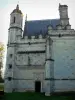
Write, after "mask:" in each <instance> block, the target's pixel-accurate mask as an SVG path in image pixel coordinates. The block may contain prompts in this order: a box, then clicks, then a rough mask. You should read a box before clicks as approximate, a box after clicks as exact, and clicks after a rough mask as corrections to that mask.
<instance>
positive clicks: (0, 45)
mask: <svg viewBox="0 0 75 100" xmlns="http://www.w3.org/2000/svg"><path fill="white" fill-rule="evenodd" d="M3 56H4V44H3V43H1V42H0V82H3V79H2V77H1V69H2V67H3Z"/></svg>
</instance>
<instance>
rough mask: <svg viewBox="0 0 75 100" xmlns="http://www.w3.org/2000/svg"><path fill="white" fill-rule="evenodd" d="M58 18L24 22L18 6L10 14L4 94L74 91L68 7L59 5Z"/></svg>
mask: <svg viewBox="0 0 75 100" xmlns="http://www.w3.org/2000/svg"><path fill="white" fill-rule="evenodd" d="M59 14H60V18H59V19H48V20H47V19H46V20H31V21H27V19H26V20H25V27H24V31H23V30H22V21H23V16H22V12H21V10H19V5H17V7H16V9H14V10H13V11H12V13H11V14H10V27H9V30H8V44H7V61H6V70H5V77H4V79H5V83H4V91H5V92H14V91H17V92H24V91H36V92H45V95H50V94H51V93H53V92H63V91H75V30H74V29H71V25H70V23H69V17H68V6H67V5H61V4H59Z"/></svg>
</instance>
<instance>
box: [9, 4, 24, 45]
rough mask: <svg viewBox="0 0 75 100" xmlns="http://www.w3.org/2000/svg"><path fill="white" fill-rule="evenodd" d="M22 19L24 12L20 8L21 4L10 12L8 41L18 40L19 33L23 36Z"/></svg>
mask: <svg viewBox="0 0 75 100" xmlns="http://www.w3.org/2000/svg"><path fill="white" fill-rule="evenodd" d="M22 21H23V14H22V12H21V10H19V5H17V6H16V9H14V10H13V11H12V13H11V14H10V27H9V37H8V42H9V43H13V42H15V41H16V37H17V36H18V35H20V36H22Z"/></svg>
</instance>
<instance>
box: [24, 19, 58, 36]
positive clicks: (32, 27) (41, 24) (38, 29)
mask: <svg viewBox="0 0 75 100" xmlns="http://www.w3.org/2000/svg"><path fill="white" fill-rule="evenodd" d="M59 23H60V19H46V20H31V21H26V22H25V27H24V33H23V34H24V36H25V35H27V36H32V35H39V34H42V35H46V34H47V27H48V25H51V26H52V27H53V29H56V25H58V24H59Z"/></svg>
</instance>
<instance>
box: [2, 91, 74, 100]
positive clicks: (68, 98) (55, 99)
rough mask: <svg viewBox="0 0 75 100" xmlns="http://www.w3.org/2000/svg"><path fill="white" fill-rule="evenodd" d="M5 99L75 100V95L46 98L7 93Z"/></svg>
mask: <svg viewBox="0 0 75 100" xmlns="http://www.w3.org/2000/svg"><path fill="white" fill-rule="evenodd" d="M4 98H5V99H4V100H75V94H68V95H52V96H50V97H46V96H45V95H44V94H41V93H30V92H26V93H5V95H4Z"/></svg>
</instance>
